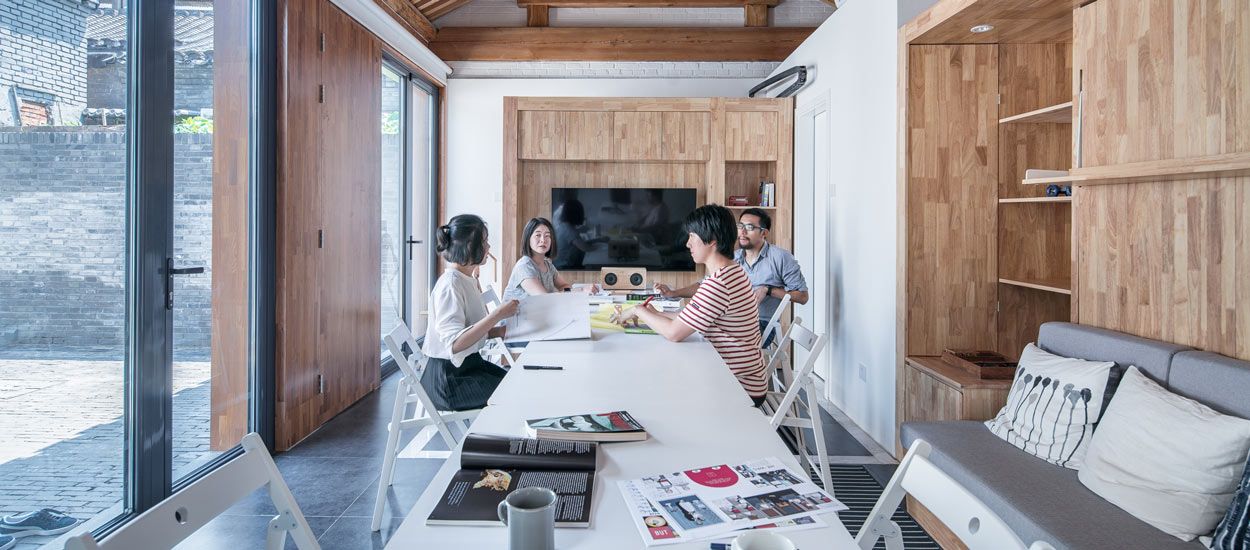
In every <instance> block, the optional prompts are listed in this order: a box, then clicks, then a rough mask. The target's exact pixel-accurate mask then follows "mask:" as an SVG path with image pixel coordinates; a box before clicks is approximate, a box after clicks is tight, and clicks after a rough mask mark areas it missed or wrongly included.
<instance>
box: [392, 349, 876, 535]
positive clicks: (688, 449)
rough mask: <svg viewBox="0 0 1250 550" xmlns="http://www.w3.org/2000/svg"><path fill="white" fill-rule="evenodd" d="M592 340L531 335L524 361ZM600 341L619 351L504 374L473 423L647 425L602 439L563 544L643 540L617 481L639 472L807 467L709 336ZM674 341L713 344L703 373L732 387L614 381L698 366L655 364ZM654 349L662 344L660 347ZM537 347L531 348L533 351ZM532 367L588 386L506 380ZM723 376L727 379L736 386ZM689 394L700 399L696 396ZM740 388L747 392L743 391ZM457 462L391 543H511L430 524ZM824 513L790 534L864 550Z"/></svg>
mask: <svg viewBox="0 0 1250 550" xmlns="http://www.w3.org/2000/svg"><path fill="white" fill-rule="evenodd" d="M587 344H590V342H586V341H578V342H544V343H541V345H539V343H535V344H531V346H535V347H533V349H527V350H526V352H525V353H526V358H525V359H526V360H525V361H523V362H530V363H533V364H544V363H541V362H540V358H541V360H542V361H547V360H551V358H553V357H556V356H561V357H565V358H569V357H574V356H578V355H579V354H584V353H587V352H586V351H585V349H584V348H585V347H586V345H587ZM594 344H602V345H603V348H602V349H605V350H613V351H612V352H611V353H608V354H606V355H603V356H600V357H597V358H596V360H595V361H594V362H593V363H587V364H585V365H579V366H577V367H576V368H570V367H571V366H572V365H563V364H562V365H561V366H564V367H565V369H566V370H565V371H524V370H518V369H513V370H512V371H510V372H509V373H508V376H506V377H505V378H504V383H503V384H501V385H500V386H499V388H497V389H496V391H495V395H496V396H498V401H499V403H496V404H490V405H489V406H488V407H486V409H484V410H483V411H482V413H481V414H480V415H479V416H478V417H477V419H476V420H475V421H474V422H473V425H472V428H471V431H472V432H475V433H484V434H500V435H513V436H521V435H524V433H525V430H524V425H523V421H524V419H527V418H539V417H545V416H557V415H565V414H577V413H585V412H608V411H612V410H627V411H629V413H630V414H631V415H633V416H634V417H635V418H636V419H637V420H638V422H639V423H641V424H642V425H643V426H644V427H646V429H647V432H648V433H649V434H650V435H651V437H650V438H649V439H648V440H646V441H639V442H626V443H609V444H604V445H601V446H600V447H599V450H600V457H599V468H598V472H597V474H596V479H595V488H594V497H593V499H592V504H591V506H592V507H591V513H592V516H591V526H590V527H589V528H586V529H581V528H560V529H556V548H558V549H561V550H574V549H587V550H614V549H627V548H628V549H634V548H643V547H644V544H643V540H642V536H641V535H640V534H639V533H638V530H637V528H636V527H635V526H634V524H633V517H632V516H631V514H630V513H629V512H628V511H627V509H626V505H625V500H624V498H623V497H622V496H621V494H620V490H619V489H618V488H617V481H621V480H628V479H634V478H639V477H642V476H644V475H649V474H653V473H656V472H658V471H667V470H672V471H677V470H682V469H688V468H695V467H699V466H709V465H714V464H721V463H732V462H739V461H747V460H751V459H756V458H763V457H770V456H775V457H777V458H779V459H780V460H782V461H783V462H784V463H785V464H786V465H788V466H790V467H791V468H793V469H794V470H795V471H796V472H803V469H802V468H801V467H800V466H799V464H798V462H797V461H796V460H795V459H794V457H793V455H791V454H790V450H789V449H788V448H787V447H786V446H785V444H784V443H783V442H782V441H781V438H780V437H778V436H777V432H776V431H775V430H773V429H772V428H771V427H770V426H769V424H768V419H767V417H765V416H764V414H763V413H762V412H760V410H759V409H756V408H754V407H751V406H750V399H749V398H745V394H744V393H743V391H742V389H741V386H739V385H738V383H737V380H736V379H735V378H734V377H733V375H732V374H731V373H730V372H729V369H728V367H726V366H725V364H724V363H723V362H721V361H720V358H719V356H716V355H715V353H716V352H715V350H713V349H712V347H711V345H710V344H708V343H707V342H703V341H697V342H683V343H680V344H672V343H670V342H667V341H665V340H664V339H663V338H661V337H659V336H651V335H627V334H621V333H599V332H596V335H595V342H594ZM670 345H674V346H686V347H688V348H689V349H685V350H680V354H681V355H683V356H685V355H686V354H687V352H689V356H690V357H692V358H693V357H696V356H703V357H705V358H706V357H708V356H707V355H706V352H709V351H710V352H711V354H712V356H711V357H712V358H714V361H711V360H708V359H705V361H706V362H708V363H710V364H712V365H714V366H716V367H717V368H715V369H706V370H703V371H701V373H702V374H703V375H704V376H707V377H709V379H708V380H701V382H703V383H705V385H709V386H711V387H716V388H730V387H731V388H732V390H733V391H732V392H728V391H726V390H722V391H726V393H724V394H721V395H720V396H719V397H720V399H719V400H708V397H710V396H711V393H710V392H703V391H696V392H693V393H692V391H691V390H692V389H693V388H687V387H682V386H679V385H677V384H658V385H652V386H644V385H642V384H638V385H634V386H627V387H626V388H625V390H634V389H639V388H643V387H650V389H651V391H649V392H636V391H623V390H622V389H621V388H618V387H613V386H611V384H612V382H609V381H620V382H622V383H624V382H625V381H626V380H625V379H626V378H627V377H626V376H624V374H623V373H618V372H617V370H621V369H628V368H631V367H632V368H635V369H639V370H642V371H656V372H659V371H660V370H661V369H665V368H667V369H669V370H676V369H680V368H682V367H691V368H692V370H693V369H694V368H697V367H696V365H694V364H686V365H677V364H674V363H668V364H663V363H660V364H653V363H654V359H657V358H658V357H659V356H662V355H665V353H664V352H667V351H671V350H668V349H667V348H668V346H670ZM592 347H593V346H592ZM700 348H702V351H699V349H700ZM626 350H628V351H626ZM657 350H662V351H661V352H659V353H657ZM530 353H534V355H533V356H530ZM640 357H641V358H645V360H643V359H640ZM699 368H701V367H699ZM600 369H602V371H600ZM579 371H584V372H579ZM597 372H603V373H604V374H605V376H604V379H603V381H601V382H598V383H591V382H590V381H591V380H592V379H593V375H594V374H595V373H597ZM535 373H537V374H546V375H550V374H573V375H574V376H575V377H576V378H577V379H578V380H582V379H585V380H586V381H587V383H586V385H585V386H584V387H583V386H580V385H579V386H577V387H578V390H579V391H578V392H577V393H578V394H579V395H577V396H575V397H573V398H571V399H569V398H566V396H567V393H570V392H569V388H570V387H573V386H572V385H571V384H570V383H566V382H555V383H552V382H551V381H550V380H543V379H539V378H534V379H533V380H534V381H529V380H526V381H514V382H512V383H511V384H509V378H513V377H514V376H517V375H529V374H535ZM518 378H519V377H518ZM717 379H727V380H728V381H729V382H730V383H731V384H732V386H729V385H727V384H724V383H723V380H717ZM579 384H580V382H579ZM513 392H517V393H520V392H524V395H513ZM692 395H693V396H694V398H691V397H692ZM739 395H741V396H743V397H744V398H745V399H743V400H738V399H736V396H739ZM459 469H460V451H459V449H457V450H456V451H454V452H453V453H452V454H451V456H450V457H449V458H448V459H447V461H446V462H444V463H443V466H442V467H441V468H440V469H439V471H438V473H437V474H435V476H434V479H433V480H431V482H430V485H429V487H428V489H426V491H425V493H424V494H423V495H422V496H421V498H420V499H419V500H418V501H417V504H416V505H415V506H414V507H413V509H412V512H411V513H410V514H409V516H408V517H407V518H405V519H404V521H403V523H402V524H401V525H400V526H399V529H398V530H396V532H395V533H394V535H393V536H392V537H391V539H390V542H389V543H388V544H387V548H388V549H389V550H407V549H414V548H416V549H419V548H440V549H441V548H464V549H470V548H472V549H478V548H489V549H495V548H498V549H506V548H507V545H508V543H507V535H508V533H507V529H506V528H504V527H503V526H499V527H468V526H466V527H459V526H445V525H439V526H429V525H426V524H425V519H426V517H428V516H429V514H430V511H431V510H433V508H434V505H435V504H436V503H437V501H438V499H440V498H441V497H442V494H443V490H444V489H445V488H446V487H447V485H448V483H449V482H450V481H451V477H452V476H453V475H454V474H455V473H456V471H457V470H459ZM835 496H836V495H835ZM819 517H820V518H821V519H822V520H824V521H825V523H827V524H828V525H827V526H826V527H823V528H820V529H809V530H806V531H793V532H788V533H785V535H786V536H787V537H789V538H790V539H791V540H793V541H794V542H795V544H796V545H797V546H798V547H799V548H801V549H803V550H815V549H831V548H832V549H837V550H857V547H856V545H855V542H854V539H853V538H852V537H851V535H850V533H848V532H847V530H846V528H845V527H844V526H843V525H842V523H841V522H840V521H839V520H838V518H837V515H836V514H823V515H821V516H819ZM656 548H666V549H673V550H688V549H695V548H698V549H702V550H705V549H706V548H708V542H707V541H703V542H689V543H685V544H675V545H668V546H663V547H656Z"/></svg>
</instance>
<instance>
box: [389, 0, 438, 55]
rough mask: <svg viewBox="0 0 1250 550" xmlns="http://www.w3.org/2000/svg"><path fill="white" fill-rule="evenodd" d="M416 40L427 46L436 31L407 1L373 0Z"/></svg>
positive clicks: (419, 11)
mask: <svg viewBox="0 0 1250 550" xmlns="http://www.w3.org/2000/svg"><path fill="white" fill-rule="evenodd" d="M374 2H376V3H377V4H378V5H379V6H381V7H382V9H383V10H385V11H386V13H389V14H390V15H391V17H394V18H395V20H396V21H399V23H400V24H401V25H403V26H404V28H405V29H407V30H408V32H410V33H412V34H413V36H416V37H417V39H418V40H420V41H422V42H425V43H426V44H429V43H430V41H431V40H433V39H434V36H435V35H437V34H438V29H437V28H435V27H434V24H433V23H430V20H429V19H427V18H426V17H425V16H424V15H422V14H421V10H418V9H417V8H416V6H414V5H412V3H411V2H410V1H409V0H374Z"/></svg>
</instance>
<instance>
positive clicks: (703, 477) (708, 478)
mask: <svg viewBox="0 0 1250 550" xmlns="http://www.w3.org/2000/svg"><path fill="white" fill-rule="evenodd" d="M686 477H688V478H690V479H691V481H694V482H695V483H698V484H699V485H702V486H704V487H732V486H733V485H734V484H735V483H738V474H737V472H734V469H733V468H730V467H729V466H726V465H724V464H721V465H720V466H712V467H711V468H698V469H695V470H686Z"/></svg>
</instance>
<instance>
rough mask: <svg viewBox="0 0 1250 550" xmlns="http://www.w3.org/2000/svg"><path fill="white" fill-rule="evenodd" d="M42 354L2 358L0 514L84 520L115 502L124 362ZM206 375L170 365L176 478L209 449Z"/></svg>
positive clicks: (194, 365) (203, 369)
mask: <svg viewBox="0 0 1250 550" xmlns="http://www.w3.org/2000/svg"><path fill="white" fill-rule="evenodd" d="M49 355H50V354H43V353H36V354H32V357H30V358H14V357H13V354H12V352H10V353H6V354H5V356H4V357H0V434H3V442H2V443H0V515H8V514H13V513H17V512H24V511H28V510H37V509H39V508H43V507H50V508H56V509H59V510H62V511H64V512H67V513H69V514H71V515H74V516H76V517H78V518H81V519H89V518H91V517H93V516H95V515H96V514H99V513H101V512H103V511H105V510H107V509H109V508H110V507H112V506H114V505H116V504H117V503H118V502H119V501H120V500H121V498H122V474H123V463H122V460H123V443H124V442H123V437H124V430H123V425H122V404H123V391H122V390H123V386H122V380H123V371H122V362H121V361H120V360H117V359H108V358H100V359H73V358H65V359H60V358H55V357H49ZM118 355H119V354H111V356H112V357H117V356H118ZM106 357H107V356H106ZM209 374H210V373H209V363H208V362H206V361H177V362H175V363H174V420H173V424H174V475H175V477H177V476H179V475H180V474H182V473H184V472H186V471H188V470H189V467H193V466H194V465H195V464H198V463H199V462H200V461H202V460H204V459H206V458H208V457H211V456H214V455H215V454H216V453H215V452H213V451H210V450H209V445H208V441H209V440H208V436H209ZM52 539H53V537H26V538H23V539H18V540H19V541H20V542H21V544H20V545H18V547H17V549H18V550H25V549H32V548H38V547H40V546H42V545H43V544H44V543H46V542H48V541H51V540H52Z"/></svg>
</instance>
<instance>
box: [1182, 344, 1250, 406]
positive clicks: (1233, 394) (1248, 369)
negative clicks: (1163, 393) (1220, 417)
mask: <svg viewBox="0 0 1250 550" xmlns="http://www.w3.org/2000/svg"><path fill="white" fill-rule="evenodd" d="M1167 388H1168V389H1169V390H1171V391H1172V392H1173V393H1176V394H1178V395H1182V396H1185V397H1188V398H1190V399H1193V400H1194V401H1199V402H1201V403H1202V404H1204V405H1206V406H1208V407H1211V408H1212V409H1215V410H1217V411H1219V412H1222V413H1224V414H1231V415H1233V416H1236V417H1239V418H1246V419H1250V399H1247V398H1246V396H1247V395H1250V362H1246V361H1241V360H1238V359H1233V358H1231V357H1225V356H1223V355H1219V354H1216V353H1211V352H1209V351H1184V352H1181V353H1178V354H1176V357H1175V358H1173V360H1172V370H1171V372H1170V373H1169V374H1168V383H1167Z"/></svg>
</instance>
